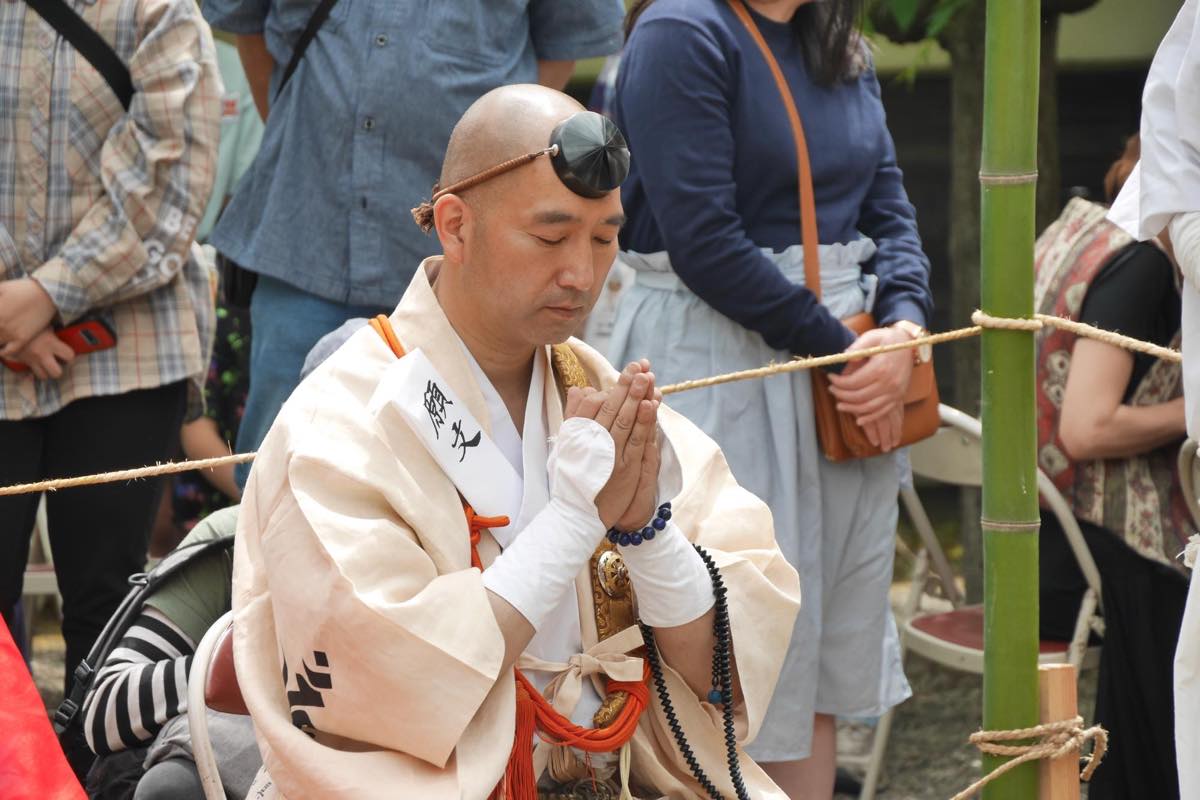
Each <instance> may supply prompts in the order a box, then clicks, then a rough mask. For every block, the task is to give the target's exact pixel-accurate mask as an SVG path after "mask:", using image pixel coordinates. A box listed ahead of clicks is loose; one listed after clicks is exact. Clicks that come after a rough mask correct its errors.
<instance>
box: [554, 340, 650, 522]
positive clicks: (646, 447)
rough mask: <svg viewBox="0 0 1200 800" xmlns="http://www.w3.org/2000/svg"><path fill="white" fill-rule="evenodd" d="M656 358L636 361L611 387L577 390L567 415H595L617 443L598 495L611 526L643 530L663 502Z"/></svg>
mask: <svg viewBox="0 0 1200 800" xmlns="http://www.w3.org/2000/svg"><path fill="white" fill-rule="evenodd" d="M661 402H662V394H661V393H660V392H659V391H658V390H657V389H656V388H655V386H654V373H653V372H651V371H650V362H649V361H647V360H645V359H642V360H641V361H635V362H632V363H630V364H629V365H628V366H627V367H625V369H624V370H623V371H622V372H621V375H620V377H619V378H618V379H617V383H616V384H614V385H613V386H612V387H611V388H609V389H605V390H596V389H592V388H584V389H577V388H572V389H571V390H569V391H568V392H567V405H566V409H565V414H564V416H565V417H566V418H570V417H584V418H587V419H594V420H595V421H596V422H597V423H599V424H600V425H601V426H603V427H604V428H605V429H607V430H608V431H609V433H610V434H611V435H612V437H613V444H614V445H615V446H616V460H615V462H614V464H613V472H612V476H611V477H610V478H609V480H608V483H607V484H606V485H605V486H604V488H603V489H602V490H601V491H600V494H599V495H597V496H596V509H597V511H598V512H599V514H600V521H601V522H603V523H604V526H605V527H606V528H612V527H616V528H618V529H620V530H637V529H639V528H641V527H643V526H645V525H646V524H647V522H649V520H650V519H651V517H653V516H654V513H655V510H656V508H657V503H658V467H659V450H658V438H657V425H658V406H659V404H660V403H661Z"/></svg>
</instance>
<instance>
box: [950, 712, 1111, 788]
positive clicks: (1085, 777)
mask: <svg viewBox="0 0 1200 800" xmlns="http://www.w3.org/2000/svg"><path fill="white" fill-rule="evenodd" d="M1019 739H1041V741H1039V742H1037V743H1035V744H1019V745H1006V744H998V742H1011V741H1016V740H1019ZM1088 740H1092V741H1093V742H1094V743H1095V744H1094V745H1093V747H1092V754H1091V755H1090V756H1088V759H1087V765H1086V766H1085V767H1084V768H1083V771H1082V772H1080V773H1079V780H1081V781H1084V782H1087V781H1089V780H1091V777H1092V773H1093V772H1095V771H1096V767H1098V766H1100V761H1101V760H1102V759H1103V758H1104V752H1105V751H1106V750H1107V749H1108V731H1106V730H1104V728H1102V727H1100V726H1099V725H1093V726H1092V727H1090V728H1086V729H1085V728H1084V727H1083V717H1075V718H1073V719H1064V720H1062V721H1060V722H1047V723H1046V724H1044V725H1036V726H1034V727H1032V728H1018V729H1016V730H1011V731H977V732H975V733H972V734H971V737H970V742H971V744H973V745H975V746H976V747H978V748H979V750H980V752H982V753H987V754H988V755H992V756H1015V758H1013V759H1012V760H1011V761H1006V762H1004V763H1003V764H1001V765H1000V766H998V767H996V769H994V770H992V771H991V772H989V773H988V774H987V775H984V776H983V777H982V778H980V779H979V780H977V781H975V782H974V783H972V784H971V785H970V786H968V787H967V788H966V789H964V790H962V791H961V792H959V793H958V794H956V795H954V797H952V798H950V800H966V798H968V797H970V796H971V795H973V794H975V793H976V792H977V791H979V790H980V789H982V788H983V787H984V786H986V785H988V784H989V783H991V782H992V781H994V780H995V779H996V778H999V777H1000V776H1001V775H1003V774H1004V773H1006V772H1008V771H1009V770H1011V769H1016V768H1017V767H1018V766H1020V765H1021V764H1024V763H1026V762H1028V761H1036V760H1038V759H1042V758H1049V759H1055V758H1060V757H1062V756H1065V755H1068V754H1070V753H1072V752H1079V751H1081V750H1082V749H1083V745H1084V743H1085V742H1087V741H1088Z"/></svg>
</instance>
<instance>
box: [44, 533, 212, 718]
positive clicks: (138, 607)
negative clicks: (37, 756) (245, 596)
mask: <svg viewBox="0 0 1200 800" xmlns="http://www.w3.org/2000/svg"><path fill="white" fill-rule="evenodd" d="M232 547H233V536H221V537H219V538H217V539H210V540H209V541H207V542H197V543H196V544H190V545H188V546H186V547H178V548H176V549H175V550H173V551H171V552H170V553H169V554H168V555H167V556H166V557H165V558H163V560H162V561H160V562H158V564H156V565H155V566H154V568H153V569H151V570H150V571H149V572H139V573H137V574H135V575H131V576H130V577H129V585H130V587H131V588H130V589H129V593H128V594H126V595H125V599H124V600H122V601H121V604H120V605H119V606H117V610H116V612H115V613H114V614H113V615H112V616H111V617H109V619H108V623H107V624H106V625H105V626H104V630H102V631H101V632H100V636H99V637H97V639H96V643H95V644H93V645H92V649H91V650H90V651H89V652H88V654H87V657H86V658H84V659H83V661H80V662H79V665H78V666H77V667H75V671H74V673H73V677H74V681H73V682H72V683H71V693H70V694H69V695H68V696H67V697H66V698H64V699H63V701H62V705H60V706H59V707H58V710H57V711H55V712H54V725H55V728H56V729H57V730H58V732H59V734H61V733H62V732H63V731H64V730H65V729H66V728H67V727H68V726H69V725H70V724H71V723H72V721H74V719H75V718H76V716H77V715H78V714H79V710H80V709H81V708H82V707H83V700H84V698H85V697H87V693H88V692H89V691H90V690H91V688H92V681H93V680H94V679H95V677H96V673H97V672H98V671H99V670H100V667H101V665H103V664H104V661H105V659H107V658H108V654H109V653H111V652H112V650H113V648H114V647H116V646H117V643H118V642H120V641H121V638H122V637H123V636H124V635H125V631H127V630H128V629H129V626H130V625H132V624H133V621H134V620H135V619H137V617H138V614H140V613H142V607H143V606H144V605H145V604H146V600H147V599H148V598H149V597H150V595H152V594H154V591H155V590H156V589H157V588H158V587H159V586H161V585H162V583H163V582H164V581H165V580H166V579H167V578H169V577H171V576H173V575H175V574H176V573H178V572H179V571H180V570H181V569H183V568H184V567H185V566H187V565H188V564H191V563H192V562H194V561H195V560H196V559H197V558H200V557H201V556H203V555H206V554H207V553H211V552H213V551H216V550H228V549H230V548H232ZM197 644H199V642H197Z"/></svg>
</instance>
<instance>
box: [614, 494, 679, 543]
mask: <svg viewBox="0 0 1200 800" xmlns="http://www.w3.org/2000/svg"><path fill="white" fill-rule="evenodd" d="M670 518H671V504H670V503H669V502H667V503H663V504H662V505H661V506H659V507H658V513H657V514H655V515H654V519H652V520H650V524H649V525H647V526H646V527H644V528H642V529H641V530H640V531H619V530H617V529H616V528H609V529H608V540H609V541H610V542H612V543H613V544H619V545H621V546H622V547H637V546H638V545H639V544H641V543H642V542H649V541H651V540H653V539H654V537H655V536H657V535H658V532H659V531H661V530H663V529H664V528H666V527H667V520H669V519H670Z"/></svg>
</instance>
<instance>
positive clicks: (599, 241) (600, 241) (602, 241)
mask: <svg viewBox="0 0 1200 800" xmlns="http://www.w3.org/2000/svg"><path fill="white" fill-rule="evenodd" d="M592 241H594V242H595V243H596V244H600V245H606V246H607V245H610V244H612V243H613V240H612V239H604V238H602V237H600V236H593V237H592Z"/></svg>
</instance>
